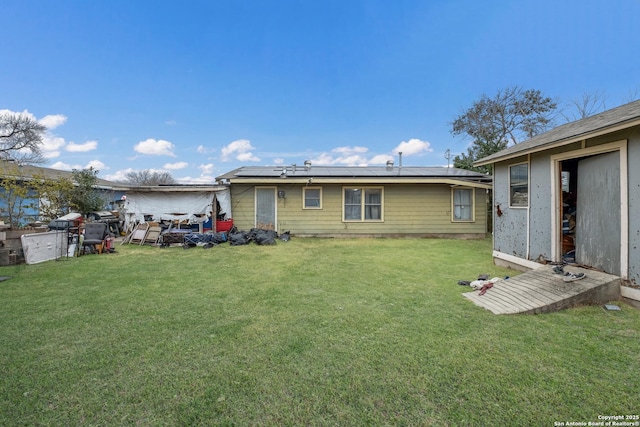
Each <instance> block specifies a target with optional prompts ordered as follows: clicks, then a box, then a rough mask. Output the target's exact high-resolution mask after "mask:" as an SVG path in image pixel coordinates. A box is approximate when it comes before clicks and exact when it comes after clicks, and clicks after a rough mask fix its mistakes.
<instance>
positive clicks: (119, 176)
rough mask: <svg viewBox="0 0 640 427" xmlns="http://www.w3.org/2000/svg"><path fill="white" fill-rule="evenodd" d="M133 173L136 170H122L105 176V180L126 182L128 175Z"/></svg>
mask: <svg viewBox="0 0 640 427" xmlns="http://www.w3.org/2000/svg"><path fill="white" fill-rule="evenodd" d="M133 171H134V169H132V168H127V169H122V170H119V171H116V172H115V173H112V174H109V175H105V177H104V179H106V180H108V181H126V180H127V174H128V173H129V172H133Z"/></svg>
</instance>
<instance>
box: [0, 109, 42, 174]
mask: <svg viewBox="0 0 640 427" xmlns="http://www.w3.org/2000/svg"><path fill="white" fill-rule="evenodd" d="M46 130H47V128H46V127H45V126H44V125H42V124H40V123H38V122H37V121H36V120H34V119H33V118H31V117H29V116H27V115H25V114H15V113H2V114H0V160H9V161H15V162H19V163H42V162H44V157H43V156H42V152H41V150H40V146H41V145H42V135H43V134H44V133H45V132H46Z"/></svg>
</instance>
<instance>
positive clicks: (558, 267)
mask: <svg viewBox="0 0 640 427" xmlns="http://www.w3.org/2000/svg"><path fill="white" fill-rule="evenodd" d="M553 274H564V267H563V266H561V265H556V266H555V267H553Z"/></svg>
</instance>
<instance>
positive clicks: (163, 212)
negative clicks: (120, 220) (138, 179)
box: [124, 188, 232, 226]
mask: <svg viewBox="0 0 640 427" xmlns="http://www.w3.org/2000/svg"><path fill="white" fill-rule="evenodd" d="M216 199H217V201H218V203H219V204H220V212H221V213H224V214H226V218H231V217H232V216H231V195H230V192H229V190H228V189H226V188H224V189H221V190H216V191H188V192H165V191H161V192H160V191H159V192H127V198H126V201H125V203H124V208H125V211H126V220H125V222H126V224H125V226H128V224H130V223H135V222H145V216H151V217H152V218H153V220H154V221H160V220H168V221H185V220H186V221H189V222H190V223H194V224H197V223H202V222H205V221H207V220H208V219H209V218H210V217H211V216H212V215H215V214H216V208H215V206H214V205H213V203H215V200H216Z"/></svg>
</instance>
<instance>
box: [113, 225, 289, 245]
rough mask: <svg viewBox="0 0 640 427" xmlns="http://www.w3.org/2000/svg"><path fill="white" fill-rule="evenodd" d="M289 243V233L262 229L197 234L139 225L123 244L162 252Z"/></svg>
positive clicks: (232, 229) (233, 229) (190, 231)
mask: <svg viewBox="0 0 640 427" xmlns="http://www.w3.org/2000/svg"><path fill="white" fill-rule="evenodd" d="M290 239H291V233H290V232H289V231H285V232H284V233H282V234H278V232H276V231H275V230H265V229H261V228H252V229H251V230H250V231H242V230H238V229H237V228H236V227H235V226H234V227H232V228H231V229H230V230H228V231H222V232H214V231H206V232H204V233H198V232H195V231H193V230H190V229H171V228H168V229H164V230H163V229H162V226H161V224H157V223H140V224H138V225H137V226H136V227H135V228H134V229H133V231H132V232H131V233H130V234H129V235H128V236H126V237H125V238H124V240H123V242H122V243H134V244H139V245H143V244H150V245H155V246H159V247H161V248H168V247H170V246H182V247H183V248H184V249H190V248H195V247H203V248H205V249H210V248H212V247H214V246H218V245H220V244H222V243H226V242H228V243H229V244H230V245H231V246H240V245H248V244H249V243H251V242H253V243H255V244H256V245H275V244H276V243H277V241H278V240H280V241H283V242H288V241H289V240H290Z"/></svg>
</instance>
